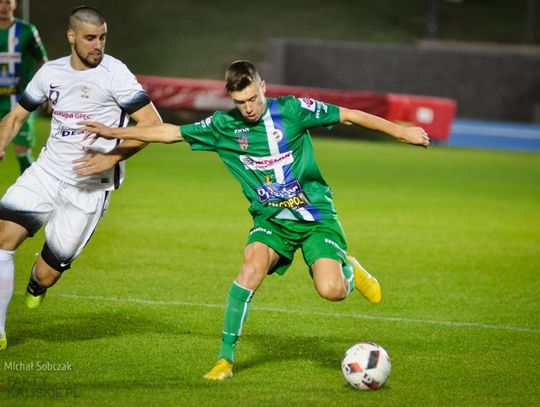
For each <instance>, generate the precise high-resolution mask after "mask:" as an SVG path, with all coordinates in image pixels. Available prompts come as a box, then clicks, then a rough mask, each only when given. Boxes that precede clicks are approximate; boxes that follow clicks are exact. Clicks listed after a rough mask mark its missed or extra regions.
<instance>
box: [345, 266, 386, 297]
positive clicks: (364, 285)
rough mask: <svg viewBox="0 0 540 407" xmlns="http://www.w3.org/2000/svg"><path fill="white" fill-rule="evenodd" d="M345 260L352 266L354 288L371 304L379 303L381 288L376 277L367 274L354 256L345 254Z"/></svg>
mask: <svg viewBox="0 0 540 407" xmlns="http://www.w3.org/2000/svg"><path fill="white" fill-rule="evenodd" d="M347 260H349V262H350V263H351V264H352V265H353V267H354V286H355V287H356V289H357V290H358V291H360V294H362V296H363V297H364V298H365V299H366V300H368V301H369V302H371V303H372V304H378V303H380V302H381V300H382V289H381V285H380V284H379V282H378V281H377V279H376V278H375V277H373V276H372V275H371V274H369V273H368V272H367V270H366V269H365V268H363V267H362V266H361V265H360V263H358V260H356V259H355V258H354V257H352V256H347Z"/></svg>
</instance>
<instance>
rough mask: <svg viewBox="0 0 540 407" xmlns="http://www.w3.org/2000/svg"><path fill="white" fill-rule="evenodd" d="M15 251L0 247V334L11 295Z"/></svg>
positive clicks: (3, 328) (2, 330)
mask: <svg viewBox="0 0 540 407" xmlns="http://www.w3.org/2000/svg"><path fill="white" fill-rule="evenodd" d="M14 257H15V251H7V250H2V249H0V335H1V334H3V333H4V331H5V324H6V316H7V310H8V306H9V302H10V301H11V297H12V295H13V280H14V276H15V263H14V260H13V259H14Z"/></svg>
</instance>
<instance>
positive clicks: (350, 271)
mask: <svg viewBox="0 0 540 407" xmlns="http://www.w3.org/2000/svg"><path fill="white" fill-rule="evenodd" d="M341 271H342V272H343V277H344V278H345V280H347V283H348V284H349V286H348V287H347V295H349V294H350V293H352V292H353V291H354V288H355V286H354V266H353V265H352V264H351V263H349V262H348V261H347V263H346V264H344V265H343V266H342V267H341Z"/></svg>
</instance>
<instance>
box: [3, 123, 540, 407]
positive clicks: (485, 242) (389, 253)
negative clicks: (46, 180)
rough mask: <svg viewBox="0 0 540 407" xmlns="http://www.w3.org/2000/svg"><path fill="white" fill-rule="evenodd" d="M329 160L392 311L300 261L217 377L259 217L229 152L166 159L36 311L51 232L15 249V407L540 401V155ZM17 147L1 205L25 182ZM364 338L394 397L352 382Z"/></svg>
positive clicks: (167, 150) (369, 152) (148, 156)
mask: <svg viewBox="0 0 540 407" xmlns="http://www.w3.org/2000/svg"><path fill="white" fill-rule="evenodd" d="M40 125H41V126H42V127H41V134H44V133H45V132H46V129H45V128H43V123H42V122H41V121H40ZM315 147H316V150H317V154H318V161H319V164H320V166H321V168H322V171H323V174H325V176H326V179H327V181H328V182H329V183H330V185H332V187H333V190H334V194H335V201H336V205H337V208H338V211H339V214H340V217H341V220H342V223H343V225H344V228H345V231H346V233H347V237H348V242H349V246H350V250H351V253H352V254H354V255H356V256H357V257H358V258H359V259H360V261H361V262H362V263H363V264H364V265H365V266H366V267H367V268H368V269H369V270H370V271H372V272H373V274H375V275H376V276H377V277H378V278H379V280H380V281H381V283H382V285H383V290H384V291H383V295H384V298H383V302H382V303H381V304H380V305H377V306H373V305H370V304H368V303H367V302H366V301H365V300H363V299H362V298H361V297H360V296H359V295H358V294H353V295H352V296H351V297H350V298H348V299H347V300H346V301H344V302H341V303H331V302H328V301H325V300H323V299H321V298H319V297H318V296H317V294H316V292H315V290H314V289H313V286H312V282H311V280H310V278H309V275H308V273H307V271H306V267H305V266H304V264H303V261H302V259H301V256H299V257H298V258H297V259H296V262H295V263H294V265H293V267H292V268H291V269H290V270H289V271H288V272H287V274H286V275H285V276H284V277H278V276H271V277H269V278H268V279H267V280H266V281H265V282H264V284H263V286H262V287H261V288H260V290H259V291H258V292H257V293H256V295H255V297H254V300H253V305H252V308H251V313H250V315H249V319H248V321H247V324H246V326H245V329H244V335H243V337H242V338H241V340H240V342H239V346H238V352H237V364H236V366H235V368H236V371H235V376H234V377H233V378H232V379H231V380H229V381H227V382H224V383H208V382H206V381H205V380H204V379H203V378H202V376H203V374H204V373H205V372H206V371H207V370H208V369H209V368H210V367H211V366H212V363H213V362H214V359H215V357H216V354H217V351H218V348H219V339H220V332H221V324H222V317H223V304H224V302H225V298H226V293H227V291H228V289H229V286H230V283H231V281H232V280H233V279H234V278H235V276H236V274H237V272H238V270H239V267H240V264H241V261H242V249H243V245H244V242H245V239H246V236H247V231H248V229H249V227H250V217H249V214H248V213H247V203H246V201H245V200H244V198H243V197H242V196H241V192H240V188H239V186H238V185H237V184H236V182H235V181H234V180H233V179H232V177H231V176H230V175H229V174H228V173H227V172H226V170H225V168H224V167H223V165H222V164H221V163H220V162H219V160H218V158H217V157H216V156H215V155H213V154H210V153H199V152H197V153H196V152H191V151H190V150H189V147H188V146H187V145H181V144H178V145H172V146H170V145H169V146H166V145H152V146H149V147H148V148H147V149H146V150H145V151H143V152H142V153H140V154H138V155H137V156H135V157H133V158H132V159H130V160H129V162H128V176H127V179H126V182H125V184H124V186H123V187H122V188H121V189H120V190H119V191H116V192H115V193H114V194H113V196H112V199H111V205H110V208H109V212H108V213H107V215H106V217H105V218H104V219H103V221H102V223H101V224H100V226H99V227H98V230H97V231H96V233H95V235H94V237H93V238H92V240H91V241H90V243H89V244H88V246H87V247H86V249H85V251H84V252H83V254H82V255H81V257H80V258H79V259H78V260H77V261H76V262H75V263H74V265H73V268H72V269H71V270H70V271H68V272H67V273H66V275H65V276H64V277H63V279H62V280H60V282H59V283H58V284H57V285H56V286H55V287H54V288H53V289H51V290H50V291H49V293H48V296H47V298H46V300H45V302H44V303H43V305H42V306H41V307H40V308H39V309H37V310H28V309H26V308H25V306H24V301H23V291H24V288H25V285H26V281H27V277H28V273H29V270H30V266H31V264H32V263H33V261H34V259H35V256H36V253H38V252H39V251H40V249H41V245H42V242H43V240H42V239H43V237H42V234H39V235H38V236H36V237H35V238H34V239H31V240H28V241H26V242H25V244H24V245H23V246H22V247H21V248H20V249H19V251H18V252H17V255H16V287H15V291H16V292H15V295H14V297H13V300H12V302H11V306H10V313H9V317H8V324H7V330H8V331H7V332H8V339H9V347H8V349H7V351H6V352H3V353H1V354H0V405H2V406H4V405H5V406H19V405H20V406H25V405H40V406H49V405H51V406H52V405H69V406H93V405H95V406H105V405H115V406H116V405H125V406H131V405H144V406H151V405H160V406H169V405H170V406H178V405H187V406H189V405H192V406H201V405H208V406H210V405H230V406H247V405H257V406H274V405H275V406H278V405H280V406H305V405H317V406H318V405H321V406H322V405H336V406H337V405H339V406H344V405H373V406H418V405H445V406H446V405H448V406H473V405H474V406H501V405H512V406H517V405H522V406H531V405H539V404H540V390H539V389H540V380H539V379H540V374H539V372H540V366H539V365H540V363H539V362H538V357H539V350H540V316H539V315H540V301H539V300H540V277H539V264H540V250H539V249H540V233H539V232H540V206H539V204H540V184H539V181H540V159H539V155H538V154H526V153H509V152H495V151H482V150H458V149H451V148H445V147H433V148H430V149H428V150H425V149H419V148H415V147H410V146H406V145H402V144H399V143H397V142H396V143H394V142H388V143H377V142H365V141H353V140H343V139H336V138H334V139H332V134H331V133H328V134H325V136H324V137H317V138H316V139H315ZM8 152H9V153H10V155H9V157H8V158H7V159H6V161H5V162H3V163H1V164H0V175H1V176H0V193H1V194H3V192H4V191H5V189H6V188H7V187H8V186H9V185H10V184H11V183H12V182H13V180H14V179H15V177H16V175H17V168H16V162H15V160H14V158H13V154H12V153H11V150H8ZM366 340H367V341H374V342H377V343H379V344H381V345H382V346H384V347H385V348H386V349H387V350H388V352H389V354H390V356H391V358H392V362H393V370H392V374H391V375H390V378H389V380H388V382H387V385H386V386H385V387H384V388H382V389H381V390H379V391H377V392H369V393H368V392H358V391H354V390H352V389H350V388H349V387H348V386H347V385H346V384H345V381H344V379H343V378H342V376H341V371H340V360H341V357H342V355H343V353H344V351H345V350H346V349H347V348H348V347H349V346H350V345H352V344H354V343H355V342H359V341H366ZM16 366H19V367H21V366H22V367H25V368H27V369H28V370H16V368H15V367H16ZM53 367H56V368H62V369H65V370H56V371H54V370H51V369H52V368H53ZM47 369H49V370H47Z"/></svg>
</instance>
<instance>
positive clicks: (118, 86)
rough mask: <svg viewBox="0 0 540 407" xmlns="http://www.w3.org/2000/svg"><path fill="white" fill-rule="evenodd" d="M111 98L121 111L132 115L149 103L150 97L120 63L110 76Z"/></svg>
mask: <svg viewBox="0 0 540 407" xmlns="http://www.w3.org/2000/svg"><path fill="white" fill-rule="evenodd" d="M111 89H112V93H113V97H114V98H115V99H116V101H117V102H118V104H119V105H120V106H121V107H122V109H124V110H126V112H128V114H133V113H135V112H136V111H137V110H139V109H141V108H143V107H144V106H146V105H147V104H149V103H150V102H151V100H150V96H148V93H147V92H146V91H145V90H144V89H143V87H142V85H141V84H140V83H139V81H137V78H136V77H135V75H133V74H132V73H131V71H130V70H129V69H128V67H127V66H126V65H124V64H123V63H120V64H119V66H118V67H117V69H116V70H115V73H114V75H112V82H111Z"/></svg>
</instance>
